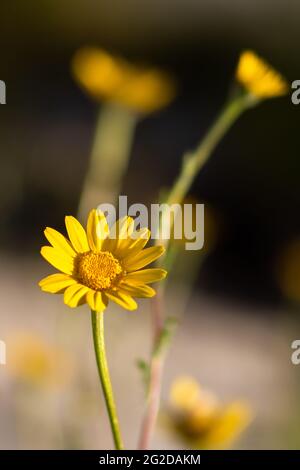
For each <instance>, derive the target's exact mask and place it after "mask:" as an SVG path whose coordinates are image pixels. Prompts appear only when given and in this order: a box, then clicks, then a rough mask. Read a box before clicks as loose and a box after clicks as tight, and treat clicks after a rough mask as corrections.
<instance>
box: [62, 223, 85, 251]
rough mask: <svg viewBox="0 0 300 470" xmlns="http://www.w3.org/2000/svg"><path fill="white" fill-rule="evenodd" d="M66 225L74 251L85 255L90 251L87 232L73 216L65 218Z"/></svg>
mask: <svg viewBox="0 0 300 470" xmlns="http://www.w3.org/2000/svg"><path fill="white" fill-rule="evenodd" d="M65 223H66V228H67V232H68V235H69V238H70V241H71V243H72V245H73V247H74V250H75V251H77V253H85V252H86V251H90V247H89V244H88V240H87V236H86V233H85V230H84V228H83V227H82V225H81V224H80V223H79V222H78V220H77V219H75V217H72V216H71V215H67V216H66V217H65Z"/></svg>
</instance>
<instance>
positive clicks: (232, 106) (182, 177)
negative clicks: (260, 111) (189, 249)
mask: <svg viewBox="0 0 300 470" xmlns="http://www.w3.org/2000/svg"><path fill="white" fill-rule="evenodd" d="M256 103H257V99H256V98H255V97H254V96H253V95H250V94H249V93H242V94H240V95H238V96H237V97H235V98H233V99H232V100H231V101H229V103H228V104H227V105H226V106H225V107H224V108H223V110H222V111H221V113H220V115H219V117H218V118H217V119H216V121H215V122H214V124H213V125H212V127H211V128H210V129H209V131H208V133H207V134H206V136H205V137H204V139H203V140H202V141H201V143H200V144H199V146H198V147H197V148H196V149H195V150H194V151H193V152H192V153H188V154H186V155H184V156H183V163H182V169H181V171H180V173H179V176H178V177H177V179H176V181H175V183H174V185H173V187H172V189H171V191H170V193H169V195H168V197H167V200H166V201H165V202H166V206H165V207H168V206H170V205H172V204H181V203H182V201H183V200H184V198H185V196H186V195H187V193H188V191H189V189H190V188H191V185H192V183H193V181H194V180H195V178H196V176H197V175H198V173H199V172H200V170H201V169H202V168H203V166H204V164H205V163H206V161H207V160H208V159H209V157H210V156H211V154H212V152H213V151H214V149H215V148H216V146H217V145H218V143H219V142H220V141H221V139H222V137H223V136H224V135H225V134H226V132H227V131H228V130H229V129H230V127H231V126H232V125H233V124H234V122H235V121H236V120H237V119H238V118H239V116H240V115H241V114H242V113H243V112H244V111H245V110H246V109H247V108H249V107H252V106H254V105H255V104H256ZM166 223H169V221H168V220H166V218H165V217H164V212H162V215H161V224H160V234H162V233H164V229H165V226H164V224H166ZM166 232H167V233H168V230H167V231H166ZM156 240H157V244H159V245H164V246H165V248H166V252H165V256H166V255H167V253H168V245H169V240H163V239H162V238H161V237H156ZM165 256H164V257H162V258H165ZM163 296H164V288H163V287H162V288H161V289H158V291H157V296H156V297H154V298H153V299H152V316H153V330H154V331H153V338H154V342H153V348H152V356H151V361H150V379H149V383H150V387H149V395H148V401H147V408H146V412H145V416H144V420H143V424H142V430H141V435H140V440H139V448H140V449H148V448H149V446H150V442H151V438H152V435H153V432H154V429H155V424H156V419H157V415H158V412H159V403H160V392H161V380H162V371H163V367H164V361H165V357H166V348H163V349H162V350H157V348H156V344H157V341H159V338H161V336H162V335H163V333H164V329H165V323H166V320H165V318H164V309H163Z"/></svg>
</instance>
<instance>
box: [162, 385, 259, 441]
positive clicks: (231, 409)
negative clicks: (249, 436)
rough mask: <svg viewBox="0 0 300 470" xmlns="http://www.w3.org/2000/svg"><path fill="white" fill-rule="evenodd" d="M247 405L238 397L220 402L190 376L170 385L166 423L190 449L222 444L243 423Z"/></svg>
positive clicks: (246, 419) (246, 421)
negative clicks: (226, 403) (229, 401)
mask: <svg viewBox="0 0 300 470" xmlns="http://www.w3.org/2000/svg"><path fill="white" fill-rule="evenodd" d="M250 420H251V412H250V409H249V406H248V405H247V404H246V403H244V402H241V401H235V402H232V403H229V404H228V405H223V404H221V403H220V402H219V400H218V398H217V397H216V396H215V395H214V394H213V393H211V392H210V391H207V390H205V389H203V388H202V387H200V385H199V384H198V382H197V381H196V380H194V379H193V378H191V377H179V378H178V379H177V380H175V381H174V383H173V384H172V386H171V391H170V413H169V426H171V428H172V429H173V430H175V431H176V432H177V433H178V434H179V435H180V436H181V437H182V438H183V439H184V440H185V441H186V442H187V445H188V446H189V447H191V448H194V449H212V448H225V447H228V446H230V445H231V444H232V443H233V441H234V440H235V439H236V438H237V437H238V436H239V435H240V434H241V432H242V431H243V430H244V429H245V428H246V427H247V425H248V424H249V422H250Z"/></svg>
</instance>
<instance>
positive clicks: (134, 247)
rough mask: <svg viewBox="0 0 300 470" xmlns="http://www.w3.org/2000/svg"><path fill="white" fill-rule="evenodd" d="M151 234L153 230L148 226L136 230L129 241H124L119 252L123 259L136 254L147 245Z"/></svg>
mask: <svg viewBox="0 0 300 470" xmlns="http://www.w3.org/2000/svg"><path fill="white" fill-rule="evenodd" d="M150 235H151V232H150V230H149V229H148V228H142V229H140V230H136V231H134V232H133V233H132V235H131V237H130V238H129V239H128V241H127V242H126V241H125V240H124V241H123V243H122V247H121V248H122V249H121V250H120V252H119V258H120V259H123V258H125V257H127V256H129V255H130V256H134V255H136V254H137V253H138V252H139V251H141V250H142V249H143V248H144V247H145V246H146V245H147V243H148V241H149V238H150Z"/></svg>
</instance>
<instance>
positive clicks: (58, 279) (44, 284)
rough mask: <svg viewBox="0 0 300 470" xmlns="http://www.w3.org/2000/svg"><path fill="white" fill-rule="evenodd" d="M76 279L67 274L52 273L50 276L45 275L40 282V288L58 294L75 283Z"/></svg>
mask: <svg viewBox="0 0 300 470" xmlns="http://www.w3.org/2000/svg"><path fill="white" fill-rule="evenodd" d="M75 283H76V281H75V279H73V278H72V277H70V276H67V275H66V274H60V273H57V274H51V275H50V276H47V277H45V278H44V279H42V280H41V281H40V282H39V286H40V288H41V289H42V290H43V291H44V292H50V293H51V294H57V293H59V292H62V291H63V290H64V289H66V287H69V286H71V285H72V284H75Z"/></svg>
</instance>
